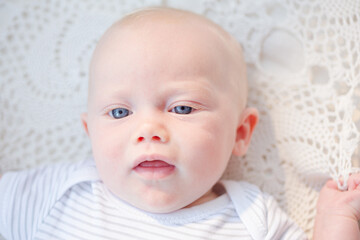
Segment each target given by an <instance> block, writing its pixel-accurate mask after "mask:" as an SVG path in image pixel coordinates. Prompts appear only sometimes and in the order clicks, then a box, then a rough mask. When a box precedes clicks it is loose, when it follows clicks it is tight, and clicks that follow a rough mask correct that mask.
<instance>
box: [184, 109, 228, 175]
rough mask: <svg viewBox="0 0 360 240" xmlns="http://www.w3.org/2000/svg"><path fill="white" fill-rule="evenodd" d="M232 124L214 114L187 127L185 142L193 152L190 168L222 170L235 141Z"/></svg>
mask: <svg viewBox="0 0 360 240" xmlns="http://www.w3.org/2000/svg"><path fill="white" fill-rule="evenodd" d="M233 125H234V124H233V123H231V120H230V121H229V122H226V120H225V121H224V118H223V117H221V115H219V114H216V115H215V114H214V116H209V117H207V118H206V120H205V119H204V120H203V121H200V123H199V124H198V125H195V126H194V127H192V128H191V129H188V131H187V136H186V144H187V145H188V149H187V151H190V152H192V154H193V156H192V157H191V159H192V162H191V163H190V164H191V165H192V169H195V170H196V171H201V169H202V170H203V171H204V174H205V171H208V172H210V173H211V172H212V171H222V170H223V169H224V168H225V167H226V165H227V163H228V160H229V159H230V156H231V153H232V149H233V145H234V142H235V127H234V126H233ZM182 129H184V128H182ZM182 132H183V131H182ZM199 169H200V170H199Z"/></svg>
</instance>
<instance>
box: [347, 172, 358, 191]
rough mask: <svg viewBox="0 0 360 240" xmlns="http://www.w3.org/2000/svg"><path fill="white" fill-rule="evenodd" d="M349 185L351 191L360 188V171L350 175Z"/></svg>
mask: <svg viewBox="0 0 360 240" xmlns="http://www.w3.org/2000/svg"><path fill="white" fill-rule="evenodd" d="M348 185H349V190H350V191H353V190H355V189H360V174H359V173H357V174H352V175H351V176H350V177H349V181H348Z"/></svg>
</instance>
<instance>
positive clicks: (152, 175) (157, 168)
mask: <svg viewBox="0 0 360 240" xmlns="http://www.w3.org/2000/svg"><path fill="white" fill-rule="evenodd" d="M134 171H135V172H136V173H137V174H139V175H140V176H142V177H143V178H145V179H152V180H154V179H162V178H165V177H167V176H170V175H171V174H173V173H174V171H175V166H174V165H170V164H166V163H164V162H163V163H162V164H157V163H156V161H153V164H151V163H150V164H149V163H148V164H146V166H141V164H139V165H138V166H136V167H135V168H134Z"/></svg>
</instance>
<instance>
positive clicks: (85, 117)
mask: <svg viewBox="0 0 360 240" xmlns="http://www.w3.org/2000/svg"><path fill="white" fill-rule="evenodd" d="M81 122H82V125H83V127H84V130H85V132H86V134H87V135H88V136H89V128H88V114H87V113H82V114H81Z"/></svg>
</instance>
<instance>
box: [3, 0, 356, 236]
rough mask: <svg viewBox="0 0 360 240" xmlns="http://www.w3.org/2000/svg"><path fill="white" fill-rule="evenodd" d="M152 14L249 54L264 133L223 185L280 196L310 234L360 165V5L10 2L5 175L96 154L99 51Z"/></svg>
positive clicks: (338, 1)
mask: <svg viewBox="0 0 360 240" xmlns="http://www.w3.org/2000/svg"><path fill="white" fill-rule="evenodd" d="M150 5H162V6H171V7H177V8H184V9H187V10H191V11H194V12H197V13H200V14H203V15H205V16H207V17H209V18H210V19H212V20H214V21H215V22H217V23H219V24H220V25H221V26H223V27H224V28H225V29H226V30H228V31H229V32H230V33H232V34H233V35H234V36H235V37H236V38H237V39H238V40H239V42H240V43H241V44H242V45H243V47H244V49H245V57H246V62H247V64H248V69H249V71H248V77H249V82H250V97H249V105H251V106H255V107H257V108H258V109H259V110H260V114H261V115H260V124H259V127H258V128H257V130H256V132H255V136H254V138H253V141H252V145H251V148H250V150H249V153H248V154H247V156H246V157H245V158H243V159H232V160H231V162H230V166H229V168H228V170H227V172H226V174H225V176H224V177H225V178H231V179H240V178H241V179H245V180H248V181H249V182H252V183H255V184H257V185H259V186H260V187H261V188H262V189H263V190H264V191H267V192H269V193H271V194H273V195H274V196H275V197H276V199H277V200H278V201H279V203H280V204H281V206H282V207H283V208H284V209H285V210H286V211H287V212H288V213H289V215H290V216H291V217H292V218H293V219H295V221H297V223H298V224H299V225H300V226H301V227H302V228H303V229H304V230H305V231H306V232H307V233H308V234H309V236H310V235H311V228H312V225H313V217H314V214H315V212H314V207H315V204H316V199H317V196H318V190H319V188H320V186H321V185H322V184H323V183H324V182H325V181H326V179H328V178H329V177H332V178H334V179H336V180H339V178H340V177H343V178H344V179H346V178H347V176H348V174H349V173H350V172H352V171H353V170H354V167H357V166H358V165H359V153H358V150H357V146H358V142H359V136H360V135H359V130H358V129H360V128H359V127H360V1H358V0H327V1H323V0H312V1H310V0H305V1H297V0H293V1H289V0H256V1H250V0H239V1H233V0H224V1H217V0H198V1H189V0H187V1H180V0H122V1H119V0H108V1H98V0H88V1H74V0H53V1H46V0H37V1H27V0H3V1H1V2H0V173H4V172H6V171H8V170H12V169H24V168H29V167H32V166H35V165H38V164H41V163H44V162H57V161H63V160H72V161H75V160H79V159H82V158H84V157H85V156H87V155H89V154H90V152H91V150H90V144H89V141H88V140H87V137H86V136H85V133H84V131H83V130H82V126H81V122H80V114H81V113H82V112H83V111H85V109H86V94H87V77H88V65H89V60H90V57H91V53H92V51H93V49H94V47H95V44H96V42H97V40H98V39H99V37H100V36H101V35H102V33H103V32H104V30H105V29H106V28H107V27H109V26H110V25H111V24H112V23H113V22H114V21H115V20H117V19H119V18H120V17H121V16H123V15H124V14H125V13H128V12H130V11H132V10H134V9H136V8H139V7H144V6H150ZM340 187H345V186H340ZM0 194H1V193H0Z"/></svg>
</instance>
